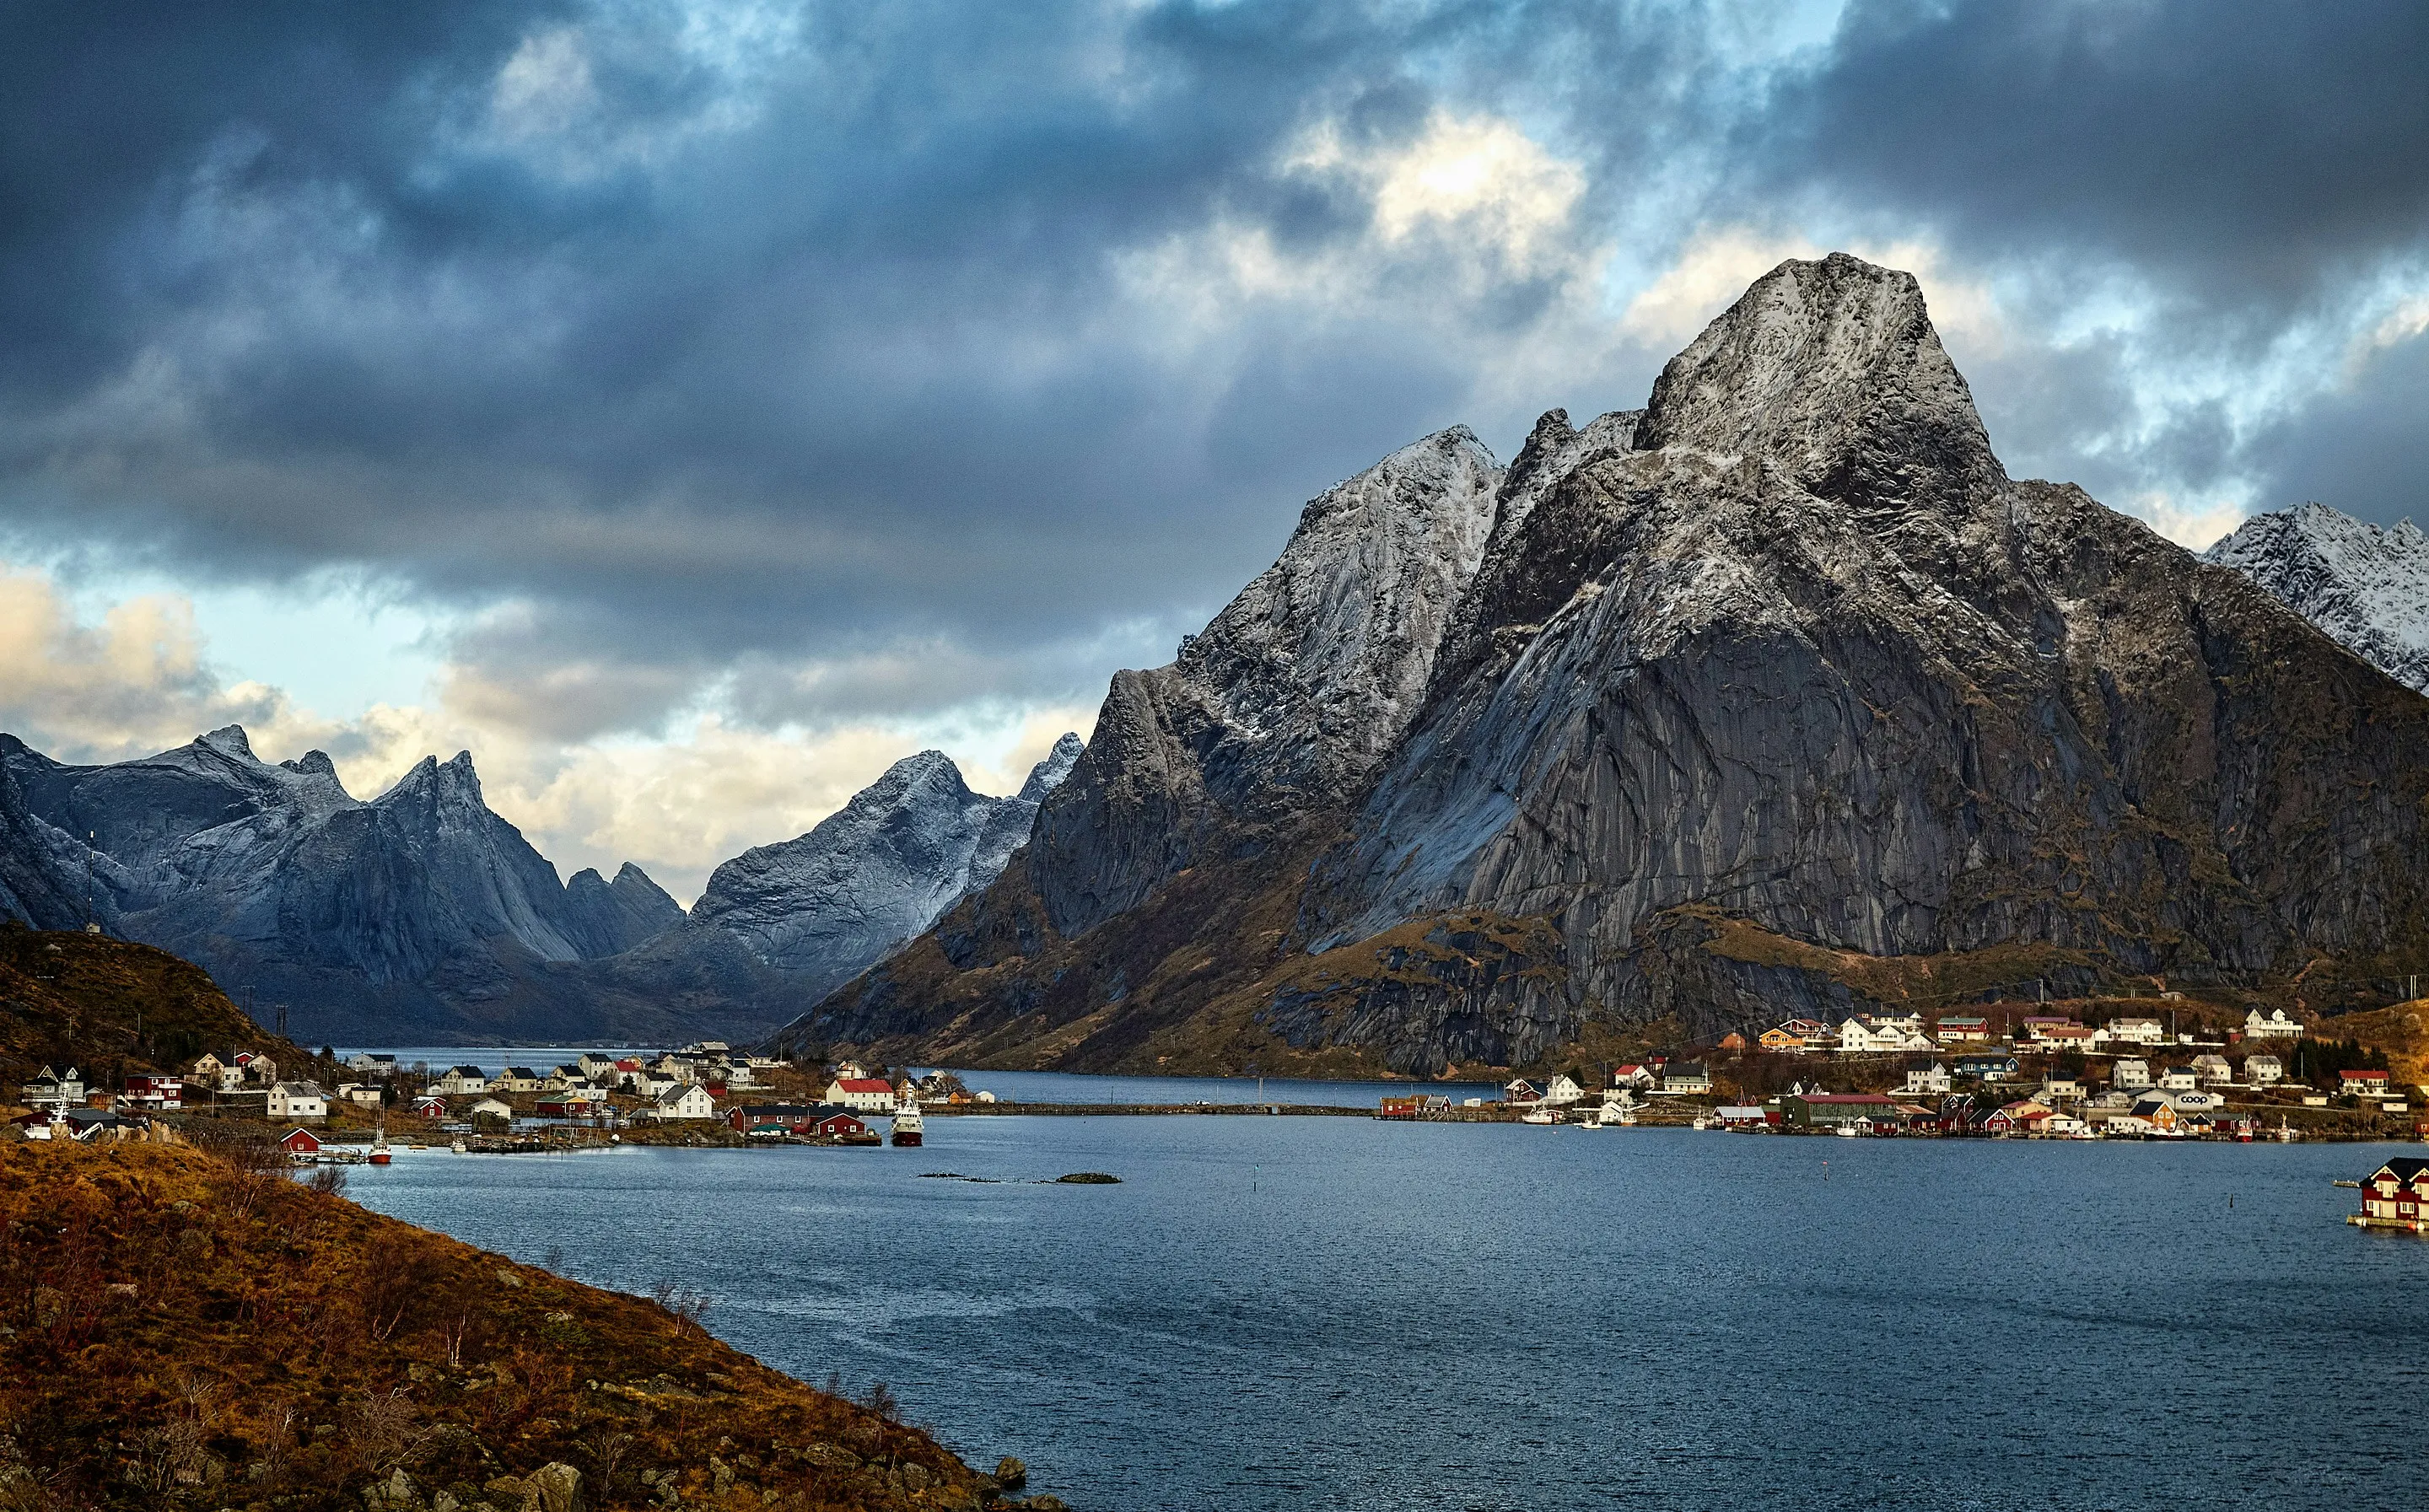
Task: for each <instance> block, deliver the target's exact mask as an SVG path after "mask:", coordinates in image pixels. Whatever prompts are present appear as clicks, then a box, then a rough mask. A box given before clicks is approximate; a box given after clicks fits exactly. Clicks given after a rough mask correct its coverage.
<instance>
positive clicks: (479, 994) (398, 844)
mask: <svg viewBox="0 0 2429 1512" xmlns="http://www.w3.org/2000/svg"><path fill="white" fill-rule="evenodd" d="M1079 750H1080V743H1079V741H1078V738H1077V737H1076V736H1067V737H1066V739H1065V742H1064V743H1063V744H1062V745H1060V746H1058V747H1057V748H1056V749H1055V751H1054V753H1053V754H1052V755H1050V756H1049V757H1048V758H1047V760H1046V761H1044V762H1042V763H1040V764H1038V766H1037V768H1036V770H1035V771H1034V772H1033V773H1032V774H1031V777H1030V780H1029V783H1028V785H1027V786H1026V787H1025V788H1024V789H1023V790H1022V791H1021V792H1020V793H1019V794H1016V795H1014V796H1012V797H1000V798H999V797H983V796H981V795H977V794H973V793H971V792H970V790H969V789H968V787H967V785H965V784H964V783H963V781H962V778H961V773H960V772H959V771H958V770H957V769H956V768H955V767H954V766H953V764H952V763H951V762H950V760H948V759H947V758H946V757H944V756H943V755H941V754H940V753H938V752H935V751H927V752H922V753H921V754H919V755H917V756H914V757H910V758H907V759H905V760H904V761H902V762H901V763H899V764H896V765H895V767H894V768H893V769H892V770H890V771H888V772H887V773H886V774H885V776H884V777H883V778H881V779H880V780H879V781H877V782H875V783H873V784H871V786H870V787H869V788H868V789H867V790H866V791H864V792H863V793H861V794H860V795H859V796H858V797H854V798H853V799H852V801H851V803H850V804H849V805H847V806H846V807H845V809H844V810H843V811H841V812H840V813H838V814H834V815H833V816H831V817H830V818H829V819H827V820H826V821H825V822H823V823H821V824H820V825H818V827H817V828H816V829H815V830H811V831H810V833H808V834H806V835H803V836H801V837H800V838H799V839H797V840H793V841H788V842H785V843H784V844H782V845H778V846H765V847H761V848H758V849H754V850H752V851H749V852H747V853H745V854H744V855H742V856H740V857H737V858H735V859H734V860H732V861H729V862H727V863H725V864H724V865H722V866H720V867H719V868H718V870H717V872H716V873H715V875H714V876H713V877H712V878H711V879H710V882H709V886H708V889H707V891H706V893H705V894H704V895H703V896H702V898H701V900H700V902H699V904H698V905H697V906H696V907H695V909H694V910H693V911H692V912H690V913H689V914H686V912H685V911H684V910H683V909H682V908H681V907H680V906H678V905H677V904H676V903H675V901H674V899H673V898H671V897H669V896H667V894H666V892H665V891H664V890H663V889H661V888H660V887H659V886H658V885H657V884H656V883H655V882H653V881H652V880H651V879H650V878H649V876H648V875H647V874H646V873H644V872H643V871H642V870H641V869H640V868H639V867H637V866H635V865H632V864H630V863H626V864H625V865H624V866H623V867H622V868H621V869H620V871H619V872H618V873H617V875H616V878H615V879H614V880H613V881H608V880H606V879H603V878H602V877H601V876H600V875H599V874H598V873H597V872H595V871H587V870H586V871H581V872H577V873H575V874H574V876H573V877H572V878H571V879H570V880H567V881H564V882H560V881H559V880H558V878H557V872H556V868H555V867H554V866H553V865H551V864H550V863H549V862H548V860H547V859H546V858H545V857H543V856H541V855H540V854H539V852H538V851H537V850H536V849H534V848H533V847H532V846H531V844H530V843H529V842H528V841H526V840H525V839H524V838H523V836H522V833H521V831H520V830H517V829H516V828H515V827H514V826H513V825H512V824H510V823H508V822H507V821H506V820H505V819H504V818H502V817H501V816H499V815H498V814H496V813H494V812H493V811H491V810H490V808H489V807H488V805H487V801H486V800H485V798H484V797H483V795H482V791H481V781H480V777H479V775H478V774H477V773H476V772H475V771H474V770H473V765H472V758H471V753H470V752H463V753H459V754H458V755H457V756H456V757H455V758H454V760H453V761H449V762H440V761H438V760H437V759H436V758H435V757H434V758H429V759H425V760H424V761H423V762H422V763H421V764H420V765H418V766H416V767H414V768H413V769H412V770H411V771H410V772H408V773H406V774H405V777H404V778H403V779H402V780H401V781H398V782H397V783H396V785H395V786H394V787H392V788H390V789H389V790H388V791H387V792H386V793H383V794H381V795H380V796H378V797H374V798H372V799H369V800H364V799H359V798H356V797H354V796H353V795H352V794H350V793H348V792H347V791H346V789H345V787H344V786H343V785H342V784H341V783H340V782H339V780H338V775H337V771H336V768H335V766H334V764H332V763H331V762H330V760H329V758H328V757H327V756H326V755H324V754H322V753H321V752H319V751H311V752H307V753H306V754H305V755H304V756H302V757H300V758H298V759H297V760H294V761H290V762H281V763H271V762H265V761H263V760H261V759H260V758H258V757H257V756H256V755H255V754H254V751H253V748H252V747H251V745H250V743H249V742H248V741H247V739H246V737H245V732H244V731H243V730H241V729H240V728H238V727H235V726H230V727H228V728H227V729H224V730H218V731H212V732H210V733H209V734H207V735H204V736H201V737H199V738H198V739H196V740H194V741H193V742H191V743H190V744H189V745H186V746H182V747H179V748H176V749H173V750H169V751H164V752H161V753H160V754H158V755H157V756H151V757H145V758H141V759H139V760H135V761H127V762H117V763H110V764H97V765H84V766H78V765H71V764H63V763H60V762H56V761H53V760H51V759H50V758H48V757H46V756H44V755H42V754H41V753H40V752H38V751H35V750H33V749H31V748H28V747H26V746H25V744H24V743H23V742H22V741H19V740H17V739H16V738H15V737H13V736H7V735H0V917H9V918H15V919H18V920H20V921H23V922H26V923H30V924H33V925H37V926H41V927H46V928H55V929H56V928H76V927H79V926H81V925H83V924H85V923H87V922H88V921H90V922H94V923H98V924H100V925H101V926H102V927H103V928H104V929H106V930H107V931H109V932H111V933H113V934H123V935H124V936H126V937H128V938H132V939H136V940H140V941H144V942H146V943H149V944H153V945H159V946H161V947H162V948H164V949H168V950H172V951H174V952H176V953H178V954H180V955H182V956H185V957H187V958H189V959H190V960H192V961H197V962H199V963H200V964H202V965H203V966H204V967H206V968H207V970H208V971H209V972H210V973H211V974H212V976H213V977H215V978H217V979H218V981H219V982H220V984H221V985H222V986H223V987H225V988H227V989H228V990H229V991H230V992H231V993H233V994H238V995H240V997H242V998H244V999H245V1000H246V1001H247V1002H248V1003H249V1005H250V1006H251V1007H252V1008H253V1010H254V1011H255V1013H256V1016H257V1017H258V1018H260V1019H262V1020H263V1021H264V1022H272V1023H274V1022H276V1018H277V1014H278V1012H279V1011H281V1010H282V1009H283V1010H284V1011H286V1013H287V1014H288V1022H289V1026H290V1027H291V1029H292V1031H293V1032H294V1033H295V1034H296V1035H297V1036H298V1037H299V1038H309V1039H312V1040H315V1041H344V1042H350V1043H360V1044H412V1043H438V1044H460V1043H482V1042H487V1043H498V1042H502V1041H520V1042H521V1043H526V1044H529V1043H595V1042H600V1041H615V1042H618V1043H637V1044H651V1043H680V1042H682V1041H685V1040H689V1039H693V1038H696V1037H702V1036H706V1037H713V1038H727V1039H748V1038H752V1037H755V1036H757V1035H760V1034H764V1033H766V1032H767V1031H768V1030H769V1029H771V1028H773V1027H775V1026H776V1025H778V1024H780V1023H782V1022H783V1021H784V1020H785V1018H787V1017H789V1016H791V1015H792V1014H794V1013H796V1012H798V1011H800V1010H801V1007H802V1006H803V1005H805V1004H809V1003H814V1002H816V1001H818V999H819V998H820V997H821V996H823V995H824V994H826V993H827V992H828V991H830V990H831V989H832V988H834V986H835V985H836V984H837V983H839V982H842V981H844V980H847V979H849V978H851V977H852V976H853V975H855V974H857V973H858V972H860V971H861V970H863V969H865V968H866V967H867V966H868V965H869V964H871V963H872V962H874V961H878V960H881V959H883V958H884V955H885V954H886V953H887V952H888V951H890V950H892V949H893V948H895V947H896V946H898V945H901V943H902V942H904V941H906V940H908V939H910V938H912V937H913V936H915V935H917V934H918V933H919V932H920V931H921V930H922V929H926V928H927V927H928V926H929V925H930V924H932V923H934V921H935V919H936V917H937V915H938V914H940V913H941V912H943V911H944V910H945V909H946V908H947V907H948V906H950V904H951V903H952V902H953V901H954V900H955V899H957V898H959V897H960V896H962V895H963V894H964V893H966V892H967V891H969V890H970V889H971V888H972V887H973V886H983V885H985V884H986V883H988V882H991V881H993V880H994V879H995V877H996V875H997V874H998V873H999V872H1000V871H1001V870H1002V867H1003V863H1004V861H1005V858H1006V857H1008V856H1009V855H1010V854H1011V852H1012V851H1013V850H1014V849H1015V848H1016V846H1019V845H1020V844H1021V843H1022V842H1023V841H1025V840H1026V839H1027V838H1028V835H1029V827H1030V824H1031V822H1032V820H1033V818H1034V816H1035V814H1036V812H1037V807H1038V803H1039V801H1040V799H1041V798H1042V797H1044V796H1045V794H1046V793H1047V792H1049V791H1050V790H1051V789H1052V788H1053V786H1054V785H1055V784H1057V783H1059V782H1060V781H1062V779H1063V777H1064V775H1065V774H1066V773H1067V772H1068V771H1069V770H1070V768H1071V765H1072V764H1073V762H1074V761H1075V760H1076V759H1077V757H1078V754H1079Z"/></svg>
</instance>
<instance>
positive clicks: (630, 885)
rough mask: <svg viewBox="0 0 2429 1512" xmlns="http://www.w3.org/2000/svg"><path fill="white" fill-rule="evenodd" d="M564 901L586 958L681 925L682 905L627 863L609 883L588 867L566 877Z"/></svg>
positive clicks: (628, 946)
mask: <svg viewBox="0 0 2429 1512" xmlns="http://www.w3.org/2000/svg"><path fill="white" fill-rule="evenodd" d="M565 903H566V909H567V912H570V914H572V916H573V919H574V932H575V936H576V938H575V944H576V945H578V946H579V947H580V949H581V951H582V954H583V955H584V956H585V957H597V956H612V955H617V954H620V953H621V952H623V951H626V950H630V949H632V948H633V947H634V946H635V945H639V944H640V943H641V942H642V941H644V940H646V939H648V938H649V937H650V936H652V935H653V934H656V933H657V932H658V931H659V930H661V929H673V928H674V927H675V926H676V925H678V924H681V923H682V922H683V921H684V909H683V905H682V904H680V903H678V902H676V901H675V900H674V899H673V898H671V897H669V896H667V890H666V889H665V888H663V887H660V886H659V885H658V884H657V883H655V882H653V881H652V880H650V874H649V873H648V872H645V871H643V870H641V868H639V867H638V866H636V865H634V864H633V863H631V862H629V861H628V862H626V863H624V864H623V865H622V866H621V867H620V868H619V869H618V870H617V873H616V879H615V880H614V881H612V882H611V881H607V880H605V879H603V878H601V877H600V875H599V874H598V873H597V872H596V871H594V870H592V869H591V868H589V867H587V866H586V867H584V868H583V869H582V870H580V871H578V872H575V873H574V874H573V875H572V876H571V877H569V878H567V879H565Z"/></svg>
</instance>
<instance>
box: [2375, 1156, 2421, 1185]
mask: <svg viewBox="0 0 2429 1512" xmlns="http://www.w3.org/2000/svg"><path fill="white" fill-rule="evenodd" d="M2378 1171H2384V1172H2386V1173H2387V1174H2388V1175H2391V1176H2393V1177H2394V1178H2395V1179H2396V1180H2398V1181H2407V1182H2408V1181H2411V1180H2412V1179H2413V1178H2415V1177H2417V1176H2419V1175H2421V1174H2422V1173H2423V1172H2429V1159H2421V1157H2420V1156H2417V1155H2399V1156H2397V1157H2395V1158H2394V1159H2391V1160H2388V1162H2387V1163H2386V1164H2384V1165H2382V1166H2380V1167H2379V1168H2378ZM2378 1171H2373V1172H2371V1175H2378Z"/></svg>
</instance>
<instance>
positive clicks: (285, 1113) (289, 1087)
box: [266, 1081, 329, 1124]
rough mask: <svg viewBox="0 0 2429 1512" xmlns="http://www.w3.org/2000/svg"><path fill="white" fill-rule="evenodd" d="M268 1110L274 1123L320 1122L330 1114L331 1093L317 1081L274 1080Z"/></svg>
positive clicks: (271, 1085)
mask: <svg viewBox="0 0 2429 1512" xmlns="http://www.w3.org/2000/svg"><path fill="white" fill-rule="evenodd" d="M266 1112H267V1114H268V1116H269V1118H270V1119H271V1121H272V1122H273V1123H282V1124H311V1123H318V1122H319V1121H320V1120H322V1119H324V1118H327V1117H328V1116H329V1094H328V1093H324V1092H322V1090H321V1084H320V1083H319V1082H317V1081H273V1082H272V1083H271V1084H270V1097H269V1100H268V1103H267V1107H266Z"/></svg>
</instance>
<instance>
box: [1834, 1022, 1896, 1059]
mask: <svg viewBox="0 0 2429 1512" xmlns="http://www.w3.org/2000/svg"><path fill="white" fill-rule="evenodd" d="M1876 1038H1877V1039H1880V1040H1883V1041H1886V1042H1887V1043H1885V1044H1875V1043H1874V1042H1875V1039H1876ZM1904 1038H1906V1036H1904V1035H1902V1034H1899V1033H1897V1032H1896V1031H1895V1030H1892V1031H1890V1032H1889V1033H1887V1034H1883V1035H1878V1036H1875V1034H1874V1032H1873V1027H1872V1026H1871V1025H1869V1024H1867V1023H1865V1022H1864V1021H1863V1020H1862V1019H1860V1018H1851V1019H1849V1020H1847V1021H1846V1022H1845V1023H1843V1024H1842V1025H1840V1026H1839V1053H1840V1054H1841V1055H1872V1054H1875V1053H1876V1052H1877V1051H1880V1050H1893V1049H1895V1048H1896V1047H1897V1044H1898V1042H1899V1041H1900V1040H1903V1039H1904Z"/></svg>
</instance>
